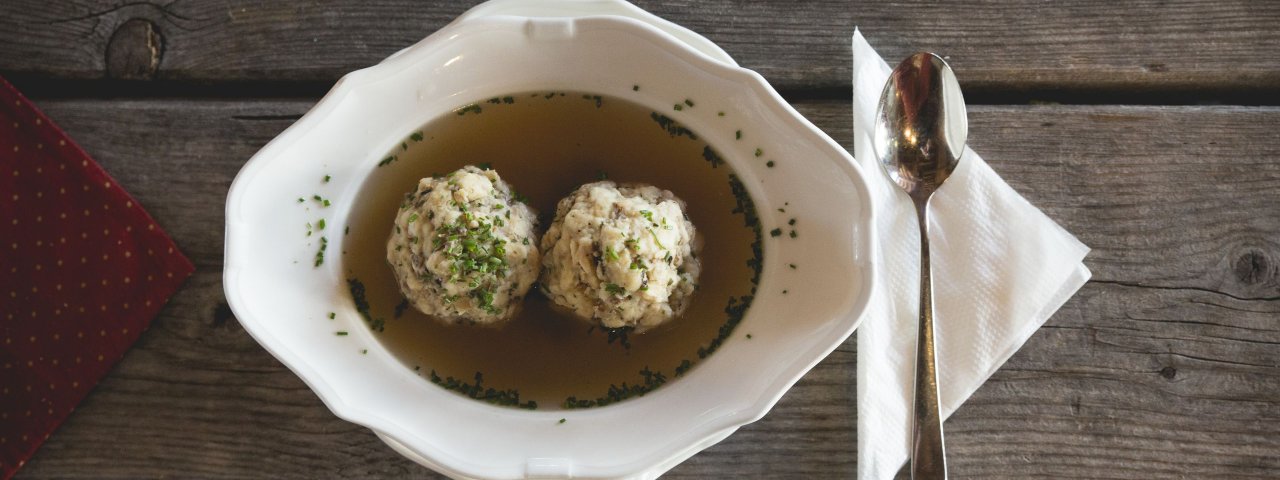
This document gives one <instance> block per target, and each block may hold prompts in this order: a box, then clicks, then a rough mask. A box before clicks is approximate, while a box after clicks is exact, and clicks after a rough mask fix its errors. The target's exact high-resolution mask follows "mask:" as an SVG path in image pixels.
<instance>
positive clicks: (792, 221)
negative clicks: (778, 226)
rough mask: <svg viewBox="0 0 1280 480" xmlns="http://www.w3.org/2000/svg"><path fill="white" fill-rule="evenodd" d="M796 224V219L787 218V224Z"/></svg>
mask: <svg viewBox="0 0 1280 480" xmlns="http://www.w3.org/2000/svg"><path fill="white" fill-rule="evenodd" d="M795 224H796V219H794V218H793V219H791V220H787V225H795Z"/></svg>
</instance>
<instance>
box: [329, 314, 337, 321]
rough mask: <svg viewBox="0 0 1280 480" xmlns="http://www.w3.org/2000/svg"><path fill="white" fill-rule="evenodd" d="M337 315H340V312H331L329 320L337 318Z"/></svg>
mask: <svg viewBox="0 0 1280 480" xmlns="http://www.w3.org/2000/svg"><path fill="white" fill-rule="evenodd" d="M337 316H338V314H337V313H334V312H329V320H333V319H334V318H336V317H337Z"/></svg>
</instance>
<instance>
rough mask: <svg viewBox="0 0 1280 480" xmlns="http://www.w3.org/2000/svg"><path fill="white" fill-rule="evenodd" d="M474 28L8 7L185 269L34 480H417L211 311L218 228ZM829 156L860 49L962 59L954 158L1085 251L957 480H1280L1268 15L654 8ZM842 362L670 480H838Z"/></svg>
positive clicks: (846, 387) (399, 0)
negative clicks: (385, 62)
mask: <svg viewBox="0 0 1280 480" xmlns="http://www.w3.org/2000/svg"><path fill="white" fill-rule="evenodd" d="M471 3H472V2H470V1H466V2H464V1H442V2H432V3H422V2H411V1H406V0H365V1H361V2H325V1H303V0H281V1H271V2H250V1H232V0H210V1H200V2H194V1H173V2H155V3H152V2H150V1H137V2H123V1H120V2H106V1H102V2H94V1H65V2H49V4H47V3H46V2H45V1H44V0H5V1H3V2H0V74H3V75H4V76H6V77H8V78H9V79H11V80H12V81H13V82H14V83H15V84H17V85H18V87H19V88H21V89H23V90H24V91H25V92H26V93H28V94H29V95H30V96H31V97H32V98H34V99H35V102H36V104H37V105H39V106H40V107H41V108H43V109H44V110H45V111H46V112H47V113H48V114H49V115H50V116H51V117H52V118H53V119H54V120H55V121H56V122H58V123H59V124H60V125H61V126H62V127H64V128H65V129H66V130H67V131H68V132H69V133H70V134H71V136H72V137H74V138H75V139H76V140H77V141H79V142H80V144H81V145H83V146H84V148H85V149H86V150H88V152H89V153H90V154H91V155H92V156H93V157H94V158H96V159H97V160H98V161H99V162H101V163H102V164H103V165H104V166H105V167H106V169H107V170H108V171H109V172H110V173H111V174H112V175H114V176H115V177H116V178H117V179H119V181H120V183H121V184H123V185H124V187H125V188H127V189H128V190H129V191H130V192H132V193H133V194H134V195H135V196H137V198H139V199H140V200H141V201H142V203H143V204H144V205H145V206H146V207H147V208H148V209H149V210H150V212H151V213H152V214H153V215H154V216H155V217H156V218H157V219H158V221H159V222H160V224H161V225H163V226H164V227H165V228H166V229H167V230H168V231H169V233H170V234H172V235H173V237H174V239H175V240H176V241H177V242H178V244H179V245H180V246H181V248H182V249H183V251H185V252H187V253H188V255H190V256H191V258H192V259H193V260H194V262H195V263H196V265H197V268H198V271H197V272H196V274H195V276H194V277H192V278H191V279H190V280H189V281H188V282H187V283H186V285H185V286H184V287H183V288H182V290H181V291H179V292H178V294H177V295H176V296H175V297H174V298H173V300H172V301H171V302H170V304H169V305H168V306H167V307H166V308H165V310H164V312H163V313H162V314H161V315H160V316H159V317H158V318H157V319H156V320H155V322H154V323H153V324H152V326H151V329H150V330H149V331H148V332H146V333H145V334H144V335H143V336H142V339H141V341H139V342H138V343H137V345H136V346H135V347H134V348H133V350H132V351H130V352H129V353H128V354H127V355H126V356H125V358H124V360H123V362H121V363H120V364H119V366H118V367H116V369H115V370H114V371H113V372H112V373H111V374H110V375H109V376H108V377H107V378H106V380H105V381H104V382H103V383H102V384H101V385H99V386H98V388H97V389H96V390H95V391H94V392H93V393H92V394H91V395H90V396H89V397H88V399H87V400H86V401H85V402H84V403H83V404H82V405H81V406H80V407H79V408H78V409H77V410H76V412H75V413H74V414H73V415H72V416H71V418H70V419H69V420H68V421H67V422H66V423H65V424H64V425H63V426H62V428H61V429H59V430H58V431H57V432H56V433H55V434H54V435H53V437H51V438H50V440H49V442H48V443H47V444H46V445H45V446H44V447H43V448H42V449H41V450H40V451H39V453H38V454H37V455H36V456H35V458H34V459H33V461H32V462H31V463H30V464H29V465H28V466H27V467H26V468H25V469H24V470H23V471H22V472H21V475H20V476H21V477H24V478H66V477H89V478H133V477H155V476H171V477H179V478H195V477H280V476H289V477H305V478H325V477H384V476H396V477H434V475H433V474H432V473H431V472H429V471H427V470H425V469H423V468H420V467H418V466H416V465H415V464H413V463H410V462H409V461H406V460H404V459H403V458H401V457H399V456H398V455H396V454H395V453H393V452H392V451H391V450H390V449H389V448H387V447H385V446H384V445H383V444H382V443H381V442H379V441H378V440H377V439H376V438H375V437H374V436H373V435H372V434H370V433H369V431H368V430H366V429H364V428H361V427H358V426H355V425H352V424H349V423H346V422H343V421H341V420H339V419H337V418H336V417H334V416H333V415H332V414H331V413H330V412H329V411H328V410H327V409H326V408H325V407H324V406H323V405H322V404H321V403H320V401H319V400H318V399H317V398H316V396H315V395H314V394H313V393H312V392H311V391H310V390H308V389H307V387H306V386H305V385H303V383H302V382H301V381H299V380H298V378H297V377H295V376H294V375H293V374H292V373H290V372H289V371H288V370H287V369H285V367H284V366H283V365H281V364H280V363H279V362H277V361H276V360H275V359H274V358H272V357H271V356H270V355H268V354H267V353H266V352H265V351H264V350H263V349H262V348H261V347H260V346H258V344H257V343H255V342H254V341H253V340H252V339H250V338H249V336H248V335H247V334H246V333H245V331H244V330H243V329H242V328H241V326H240V325H239V323H237V322H236V320H235V318H234V317H233V316H232V315H231V312H230V310H229V308H228V307H227V304H226V300H225V299H224V297H223V289H222V284H221V275H222V272H221V269H222V247H223V245H222V225H223V202H224V199H225V196H226V192H227V188H228V186H229V184H230V182H231V179H232V178H233V176H234V175H235V174H236V172H237V171H238V170H239V169H240V167H241V166H242V165H243V164H244V162H245V160H246V159H248V158H249V157H250V156H251V155H252V154H253V153H254V152H255V151H256V150H257V149H258V148H259V147H261V146H262V145H263V144H264V143H265V142H266V141H267V140H269V139H271V138H272V137H274V136H275V135H276V134H277V133H279V132H280V131H281V130H282V129H284V128H285V127H287V126H288V125H289V124H290V123H292V122H293V121H294V120H296V119H297V118H298V117H299V116H300V115H301V114H302V113H304V112H306V111H307V109H308V108H309V107H310V106H311V105H312V104H313V103H314V102H315V101H316V99H317V98H318V97H319V96H320V95H322V94H323V93H324V92H325V91H327V90H328V88H329V87H330V86H331V85H332V84H333V82H334V81H335V80H336V79H337V78H338V77H339V76H340V75H342V74H343V73H344V72H347V71H350V70H354V69H358V68H361V67H364V66H367V65H370V64H373V63H376V62H378V61H379V60H381V59H382V58H383V57H385V56H387V55H389V54H390V53H392V52H394V51H396V50H398V49H400V48H402V47H404V46H406V45H409V44H411V43H413V42H415V41H417V40H419V39H421V38H422V37H424V36H426V35H427V34H429V33H431V32H432V31H434V30H435V29H437V28H439V27H440V26H442V25H444V24H445V23H446V22H448V21H449V20H451V19H452V18H454V17H455V16H456V15H458V14H459V13H461V12H462V11H464V10H465V9H466V8H468V7H469V6H470V5H471ZM640 6H642V7H644V8H646V9H648V10H650V11H653V12H656V13H658V14H659V15H662V16H664V17H666V18H669V19H671V20H673V21H675V22H677V23H680V24H683V25H685V26H688V27H690V28H692V29H694V30H696V31H699V32H701V33H703V34H705V35H707V36H708V37H710V38H711V39H712V40H713V41H716V42H718V43H719V44H720V45H721V46H723V47H724V48H725V49H726V50H727V51H728V52H729V53H730V54H732V55H733V56H734V57H735V58H737V59H738V60H739V61H740V62H741V63H742V65H743V66H745V67H747V68H752V69H755V70H757V71H759V72H760V73H761V74H763V75H764V76H765V77H766V78H767V79H768V80H769V81H770V82H772V83H773V84H774V85H775V86H776V87H777V88H778V89H779V90H780V91H781V92H782V93H783V94H784V96H786V97H787V98H788V99H789V100H790V101H792V102H793V103H794V104H795V105H796V107H797V108H798V109H799V110H800V111H801V112H802V113H803V114H804V115H806V116H807V117H809V118H810V119H811V120H813V121H814V122H815V123H817V124H818V125H819V126H821V127H822V128H823V129H824V130H825V131H826V132H827V133H828V134H830V135H831V136H832V137H833V138H835V139H837V141H840V142H842V143H843V144H845V145H849V144H850V143H851V134H850V106H849V101H850V92H849V90H850V88H849V77H850V59H849V37H850V35H851V33H852V32H853V28H854V26H855V25H856V26H858V27H860V28H861V29H862V31H863V32H864V34H865V35H866V37H867V38H868V40H869V41H870V42H871V44H872V46H874V47H876V48H877V49H879V50H880V52H881V53H882V54H883V55H884V56H885V57H886V58H891V59H892V58H901V57H902V56H905V55H906V54H908V53H910V52H912V51H915V50H922V49H924V50H933V51H938V52H943V53H945V54H947V55H949V56H950V59H951V62H952V65H953V66H954V67H955V68H956V70H957V71H958V72H959V76H960V79H961V82H962V83H963V84H964V85H965V87H966V93H967V97H968V99H969V101H970V118H971V121H972V125H971V134H970V142H971V144H972V145H973V146H974V147H975V148H976V149H977V150H979V151H981V152H982V153H983V155H984V156H985V157H986V158H987V159H988V161H989V162H990V163H991V165H992V166H993V167H994V168H995V169H996V171H998V172H999V173H1000V174H1001V175H1003V176H1004V178H1005V179H1007V180H1008V181H1009V182H1010V183H1011V184H1013V186H1014V187H1015V188H1017V190H1018V191H1020V192H1022V194H1023V195H1025V196H1026V197H1027V198H1028V199H1030V200H1031V201H1032V202H1033V203H1035V204H1036V205H1038V206H1039V207H1040V208H1042V209H1044V211H1045V212H1046V213H1047V214H1048V215H1049V216H1050V217H1052V218H1053V219H1055V220H1057V221H1058V222H1059V223H1061V224H1062V225H1063V226H1064V227H1066V228H1067V229H1068V230H1070V231H1071V232H1073V233H1075V234H1076V235H1078V236H1079V237H1080V239H1081V240H1082V241H1084V242H1085V243H1086V244H1088V245H1089V246H1090V247H1092V248H1093V252H1092V253H1091V254H1090V255H1089V257H1088V258H1087V259H1086V260H1085V262H1086V263H1087V264H1088V266H1089V268H1090V269H1092V271H1093V280H1092V281H1090V282H1089V283H1088V284H1087V285H1085V287H1084V288H1083V289H1082V290H1081V291H1080V292H1079V293H1078V294H1076V296H1075V297H1074V298H1072V299H1071V301H1070V302H1068V303H1067V304H1066V306H1065V307H1063V308H1062V309H1061V310H1060V311H1059V312H1058V313H1057V314H1056V315H1054V316H1053V318H1051V319H1050V320H1049V322H1048V324H1047V325H1046V326H1045V327H1044V328H1043V329H1041V330H1040V331H1039V332H1038V333H1036V334H1035V335H1034V336H1033V337H1032V338H1031V340H1030V341H1029V342H1028V343H1027V344H1026V346H1024V347H1023V348H1022V350H1021V351H1020V352H1018V353H1017V354H1016V355H1014V357H1013V358H1012V359H1010V360H1009V362H1008V364H1006V365H1005V366H1004V368H1002V369H1000V371H999V372H997V373H996V374H995V376H994V377H992V378H991V380H990V381H989V382H987V384H986V385H985V386H983V387H982V388H981V389H980V390H978V392H977V393H976V394H975V395H974V396H973V398H971V399H970V400H969V401H968V403H966V404H965V405H964V406H963V407H962V408H961V409H960V410H959V411H958V412H957V413H956V415H955V416H954V417H953V418H952V419H951V420H950V421H948V422H947V424H946V426H947V439H948V443H949V445H948V446H949V451H950V454H951V458H950V459H951V465H952V471H953V473H954V474H955V475H956V476H957V477H983V478H1028V477H1055V478H1057V477H1073V478H1156V477H1160V478H1233V479H1235V478H1277V477H1280V108H1278V107H1277V105H1278V104H1280V56H1277V55H1276V47H1277V46H1280V33H1277V32H1278V31H1280V30H1278V29H1277V25H1278V24H1280V3H1277V2H1264V1H1247V0H1211V1H1192V0H1173V1H1154V0H1151V1H1134V2H1117V1H1112V0H1080V1H1069V2H1035V3H1031V2H1026V3H1024V2H1015V1H1004V0H986V1H980V2H972V3H971V2H961V1H950V0H948V1H942V2H933V1H901V2H873V1H866V2H860V1H854V2H850V1H838V0H820V1H810V2H802V3H793V2H790V1H782V0H777V1H767V2H748V1H730V0H698V1H688V0H646V1H642V2H640ZM854 344H855V342H854V340H853V339H850V340H849V341H847V342H845V344H844V345H843V346H842V347H840V348H839V349H838V350H837V351H836V352H835V353H833V354H832V355H831V356H830V357H829V358H827V359H826V360H825V361H823V362H822V363H821V364H819V365H818V366H817V367H816V368H815V369H814V370H813V371H812V372H811V373H809V374H808V375H807V376H805V377H804V379H802V380H801V381H800V382H799V384H797V385H796V387H795V388H793V389H792V390H791V391H790V393H788V394H787V395H786V396H785V397H784V398H783V399H782V401H781V402H780V403H778V405H777V406H776V407H775V408H774V409H773V411H772V412H771V413H770V414H769V415H768V416H766V417H765V418H764V419H763V420H761V421H759V422H756V423H754V424H751V425H748V426H746V427H744V428H742V429H741V430H739V431H738V433H736V434H734V435H733V436H732V437H730V438H729V439H727V440H725V441H724V442H722V443H720V444H719V445H716V446H714V447H712V448H710V449H708V450H707V451H705V452H703V453H701V454H699V455H697V456H695V457H693V458H692V459H690V460H689V461H687V462H685V463H684V464H682V465H680V466H678V467H676V468H675V469H674V470H672V471H671V472H670V473H669V474H668V478H707V477H715V478H731V477H747V478H760V477H769V478H805V479H809V478H849V477H852V476H853V475H854V472H855V470H856V468H857V464H856V460H855V459H856V455H855V450H856V443H857V442H856V435H857V434H856V431H855V430H856V428H855V425H856V415H857V412H856V411H855V409H854V403H855V402H854V398H855V396H854V388H855V387H854V385H855V378H854V374H855V370H856V369H855V366H854V359H855V357H856V355H855V352H854Z"/></svg>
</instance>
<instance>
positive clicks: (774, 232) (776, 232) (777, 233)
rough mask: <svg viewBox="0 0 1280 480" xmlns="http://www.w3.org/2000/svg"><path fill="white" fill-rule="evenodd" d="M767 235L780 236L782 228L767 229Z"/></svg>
mask: <svg viewBox="0 0 1280 480" xmlns="http://www.w3.org/2000/svg"><path fill="white" fill-rule="evenodd" d="M769 236H770V237H780V236H782V229H781V228H775V229H773V230H769Z"/></svg>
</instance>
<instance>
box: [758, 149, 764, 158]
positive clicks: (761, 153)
mask: <svg viewBox="0 0 1280 480" xmlns="http://www.w3.org/2000/svg"><path fill="white" fill-rule="evenodd" d="M761 155H764V150H761V149H760V148H758V147H757V148H756V156H757V157H759V156H761Z"/></svg>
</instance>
